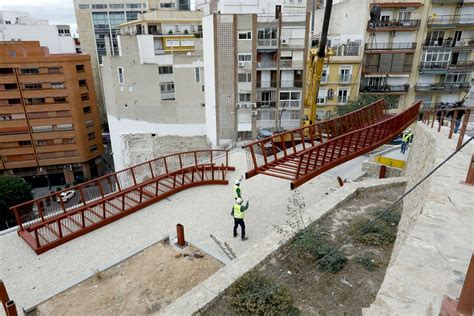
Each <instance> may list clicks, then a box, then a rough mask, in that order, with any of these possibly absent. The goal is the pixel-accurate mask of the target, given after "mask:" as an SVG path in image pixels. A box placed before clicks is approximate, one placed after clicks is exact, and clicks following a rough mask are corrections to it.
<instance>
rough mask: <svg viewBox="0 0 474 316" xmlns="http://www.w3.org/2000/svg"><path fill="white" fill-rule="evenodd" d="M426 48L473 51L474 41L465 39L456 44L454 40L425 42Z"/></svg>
mask: <svg viewBox="0 0 474 316" xmlns="http://www.w3.org/2000/svg"><path fill="white" fill-rule="evenodd" d="M425 47H429V48H431V49H433V48H447V49H456V48H457V49H462V48H465V49H472V48H474V39H472V38H463V39H462V40H460V41H456V42H454V41H453V40H452V39H446V40H442V41H441V42H439V41H429V40H427V41H425Z"/></svg>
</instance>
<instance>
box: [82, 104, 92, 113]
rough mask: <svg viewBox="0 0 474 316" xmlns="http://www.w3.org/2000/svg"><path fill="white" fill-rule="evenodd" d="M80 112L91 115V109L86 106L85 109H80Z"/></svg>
mask: <svg viewBox="0 0 474 316" xmlns="http://www.w3.org/2000/svg"><path fill="white" fill-rule="evenodd" d="M82 112H84V114H87V113H91V107H90V106H86V107H85V108H83V109H82Z"/></svg>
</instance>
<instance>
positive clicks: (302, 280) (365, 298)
mask: <svg viewBox="0 0 474 316" xmlns="http://www.w3.org/2000/svg"><path fill="white" fill-rule="evenodd" d="M403 192H404V187H403V186H399V187H395V188H391V189H389V190H377V191H371V192H361V193H358V194H357V195H356V196H355V197H354V198H352V199H350V200H348V201H346V202H344V203H343V204H342V205H341V206H340V207H338V208H337V209H336V210H334V211H332V212H331V213H329V214H328V215H327V216H325V217H323V218H321V219H319V220H318V221H316V222H315V223H313V224H312V225H311V226H310V227H311V228H314V229H315V230H316V231H319V232H321V233H323V234H325V235H326V236H328V238H329V240H331V243H332V244H334V245H338V244H340V243H341V242H342V241H343V240H345V239H346V238H347V237H348V236H349V235H350V233H349V228H350V223H351V221H352V220H354V218H360V217H361V216H367V217H369V216H371V217H372V218H373V216H374V214H376V212H378V211H381V210H383V209H384V207H386V206H388V205H389V204H390V203H391V202H393V201H395V200H396V199H397V198H398V197H399V196H400V195H401V194H402V193H403ZM401 209H402V206H401V205H400V206H398V207H397V208H395V209H394V212H395V213H397V214H400V213H401ZM394 229H396V227H394ZM392 248H393V243H390V244H388V245H384V246H372V245H367V244H364V243H361V242H359V241H357V240H354V239H353V240H351V241H349V242H346V243H345V245H344V246H343V247H342V248H341V249H340V250H341V251H342V252H343V253H344V254H345V255H346V256H347V258H348V261H347V262H346V264H345V266H344V268H343V269H342V270H341V271H339V272H337V273H329V272H321V271H320V270H319V269H318V267H317V266H316V264H315V261H314V259H313V258H308V257H304V256H301V254H298V253H297V251H296V249H295V248H294V247H293V242H290V243H289V244H287V245H285V246H284V247H283V248H282V249H281V250H280V251H279V253H278V254H277V255H276V256H274V257H273V258H271V259H269V260H267V261H266V262H265V263H263V264H262V265H260V266H259V267H258V268H257V271H259V272H260V273H262V274H263V275H264V276H267V277H270V278H272V279H274V280H277V281H278V282H280V283H282V284H283V285H286V286H287V287H288V288H289V289H290V292H291V296H292V297H293V299H294V303H293V306H294V307H296V308H297V310H299V314H301V315H361V314H362V308H363V307H369V306H370V304H371V303H372V302H373V301H374V300H375V297H376V295H377V292H378V290H379V288H380V285H381V284H382V282H383V279H384V276H385V271H386V268H387V265H388V263H389V261H390V257H391V252H392ZM367 254H370V258H373V262H372V264H373V265H374V266H373V271H368V270H367V269H366V268H365V267H364V266H363V265H362V264H360V260H359V259H358V258H360V257H361V256H364V255H367ZM229 302H230V299H229V297H228V296H226V294H224V295H222V296H221V297H219V298H218V299H217V300H216V301H214V302H213V303H212V304H211V305H210V306H209V307H208V308H207V309H206V310H204V311H202V312H200V313H199V314H200V315H243V314H240V313H237V312H235V310H234V309H233V308H232V307H231V306H230V304H229ZM289 315H293V313H290V314H289ZM294 315H298V312H297V313H296V314H294Z"/></svg>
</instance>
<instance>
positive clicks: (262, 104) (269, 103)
mask: <svg viewBox="0 0 474 316" xmlns="http://www.w3.org/2000/svg"><path fill="white" fill-rule="evenodd" d="M256 103H257V108H271V107H276V104H277V103H276V101H257V102H256Z"/></svg>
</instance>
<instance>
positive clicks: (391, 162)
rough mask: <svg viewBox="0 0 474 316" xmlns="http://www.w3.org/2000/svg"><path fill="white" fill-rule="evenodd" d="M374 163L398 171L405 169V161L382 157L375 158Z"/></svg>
mask: <svg viewBox="0 0 474 316" xmlns="http://www.w3.org/2000/svg"><path fill="white" fill-rule="evenodd" d="M375 162H376V163H378V164H381V165H384V166H388V167H395V168H400V169H405V161H403V160H398V159H393V158H388V157H383V156H375Z"/></svg>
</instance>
